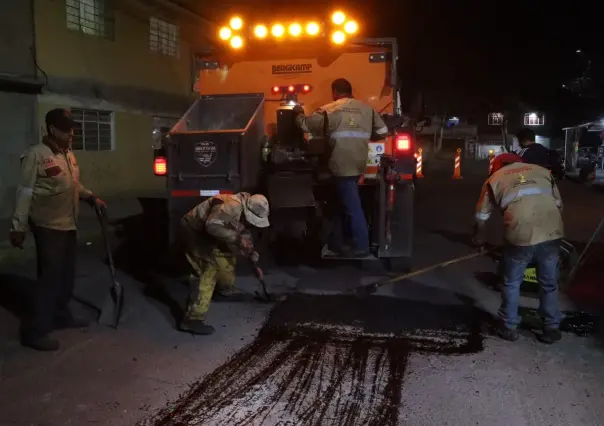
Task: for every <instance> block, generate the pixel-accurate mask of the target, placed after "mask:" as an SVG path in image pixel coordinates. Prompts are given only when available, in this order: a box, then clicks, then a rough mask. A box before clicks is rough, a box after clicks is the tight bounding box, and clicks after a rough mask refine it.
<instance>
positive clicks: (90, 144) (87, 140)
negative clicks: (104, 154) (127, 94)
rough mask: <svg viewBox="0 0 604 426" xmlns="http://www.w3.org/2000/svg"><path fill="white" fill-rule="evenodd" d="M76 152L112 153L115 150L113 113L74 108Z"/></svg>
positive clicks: (74, 142)
mask: <svg viewBox="0 0 604 426" xmlns="http://www.w3.org/2000/svg"><path fill="white" fill-rule="evenodd" d="M71 116H72V118H73V121H74V129H73V142H72V149H73V150H74V151H110V150H112V149H113V137H112V136H113V113H112V112H111V111H97V110H93V109H79V108H72V109H71Z"/></svg>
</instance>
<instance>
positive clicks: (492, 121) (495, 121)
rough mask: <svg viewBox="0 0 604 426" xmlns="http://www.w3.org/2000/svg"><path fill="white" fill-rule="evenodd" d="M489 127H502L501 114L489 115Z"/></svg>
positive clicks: (493, 113)
mask: <svg viewBox="0 0 604 426" xmlns="http://www.w3.org/2000/svg"><path fill="white" fill-rule="evenodd" d="M489 126H503V114H502V113H500V112H492V113H490V114H489Z"/></svg>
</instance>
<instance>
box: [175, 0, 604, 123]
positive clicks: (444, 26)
mask: <svg viewBox="0 0 604 426" xmlns="http://www.w3.org/2000/svg"><path fill="white" fill-rule="evenodd" d="M178 3H181V4H183V5H186V6H187V7H188V8H190V9H194V10H196V11H197V12H199V13H200V14H204V15H205V16H207V17H208V18H209V19H211V20H213V21H215V20H221V19H227V18H228V16H230V15H231V14H233V13H243V14H245V15H246V16H250V15H251V14H254V15H255V16H263V15H264V16H270V17H273V16H276V15H277V16H278V15H282V16H286V17H289V18H292V17H294V18H302V17H306V16H315V17H317V16H319V17H321V16H329V13H330V11H333V10H336V9H341V10H344V11H345V12H349V14H350V15H351V16H353V17H355V18H356V19H357V20H358V22H359V23H360V24H361V28H362V33H363V35H366V36H379V37H392V36H394V37H396V38H397V39H398V42H399V46H400V48H399V49H400V50H399V55H400V64H399V65H400V66H399V70H400V77H401V79H402V82H403V98H404V100H405V99H407V102H410V99H411V98H413V97H414V96H416V94H417V93H418V92H422V93H423V94H424V96H425V103H426V107H427V109H426V112H427V113H430V112H438V111H442V110H443V109H445V110H448V111H454V112H455V113H456V114H459V115H465V116H468V117H470V116H473V115H482V114H484V113H485V111H486V112H488V111H491V112H492V111H496V110H498V109H501V108H502V107H503V106H505V105H509V104H510V103H519V102H521V103H523V104H525V105H527V106H530V107H535V108H540V109H544V110H547V111H549V112H550V114H551V116H555V117H556V121H558V122H559V123H556V125H559V126H563V125H570V124H577V122H583V121H589V120H596V119H600V118H601V117H602V116H604V108H603V107H602V105H603V103H602V100H603V98H604V96H603V95H604V90H603V89H604V84H603V80H604V78H603V77H604V66H603V59H604V58H603V48H602V45H603V44H604V37H602V36H603V35H604V34H603V33H604V31H602V30H601V27H602V19H601V18H600V16H599V14H598V13H597V8H596V4H597V3H596V2H593V3H590V2H587V1H582V0H579V1H572V2H571V1H568V0H566V1H560V2H553V1H535V0H524V1H519V0H511V1H490V2H489V1H476V0H465V1H464V0H461V1H460V0H457V1H453V0H448V1H445V0H424V1H410V0H399V1H396V0H383V1H351V0H348V1H339V2H333V1H325V0H322V1H321V0H309V1H304V2H297V3H293V2H284V1H282V0H281V1H278V0H256V1H247V2H245V1H222V2H220V3H218V2H217V3H215V4H212V3H211V2H210V3H208V2H203V3H202V2H198V1H193V0H188V1H185V0H182V1H178ZM577 50H580V53H578V52H577Z"/></svg>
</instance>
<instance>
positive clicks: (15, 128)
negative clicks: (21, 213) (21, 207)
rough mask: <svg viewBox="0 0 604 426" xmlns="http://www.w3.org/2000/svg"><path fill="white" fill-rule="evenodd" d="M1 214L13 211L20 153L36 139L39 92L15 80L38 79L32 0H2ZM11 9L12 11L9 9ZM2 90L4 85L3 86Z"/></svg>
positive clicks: (0, 3) (0, 92) (0, 70)
mask: <svg viewBox="0 0 604 426" xmlns="http://www.w3.org/2000/svg"><path fill="white" fill-rule="evenodd" d="M0 10H1V11H2V12H3V13H0V58H2V59H1V60H0V82H2V86H3V88H4V90H5V91H0V142H1V143H0V218H5V217H8V216H10V214H11V213H12V209H13V205H14V201H15V192H16V187H17V180H18V177H19V157H20V155H21V153H22V152H23V151H24V150H25V149H26V147H27V146H28V145H29V144H30V143H32V142H33V141H34V139H35V128H36V122H35V109H36V96H35V95H28V94H22V93H16V92H15V91H16V90H18V89H17V88H15V87H13V85H14V83H15V82H19V81H22V80H27V81H33V80H35V75H36V72H35V66H34V59H33V58H34V54H33V51H32V48H33V47H34V35H33V15H32V2H31V1H29V0H21V1H14V0H0ZM9 11H10V13H9ZM0 90H2V89H0Z"/></svg>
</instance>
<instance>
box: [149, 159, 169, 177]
mask: <svg viewBox="0 0 604 426" xmlns="http://www.w3.org/2000/svg"><path fill="white" fill-rule="evenodd" d="M153 173H155V176H165V175H166V174H167V173H168V162H167V161H166V157H155V160H153Z"/></svg>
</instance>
